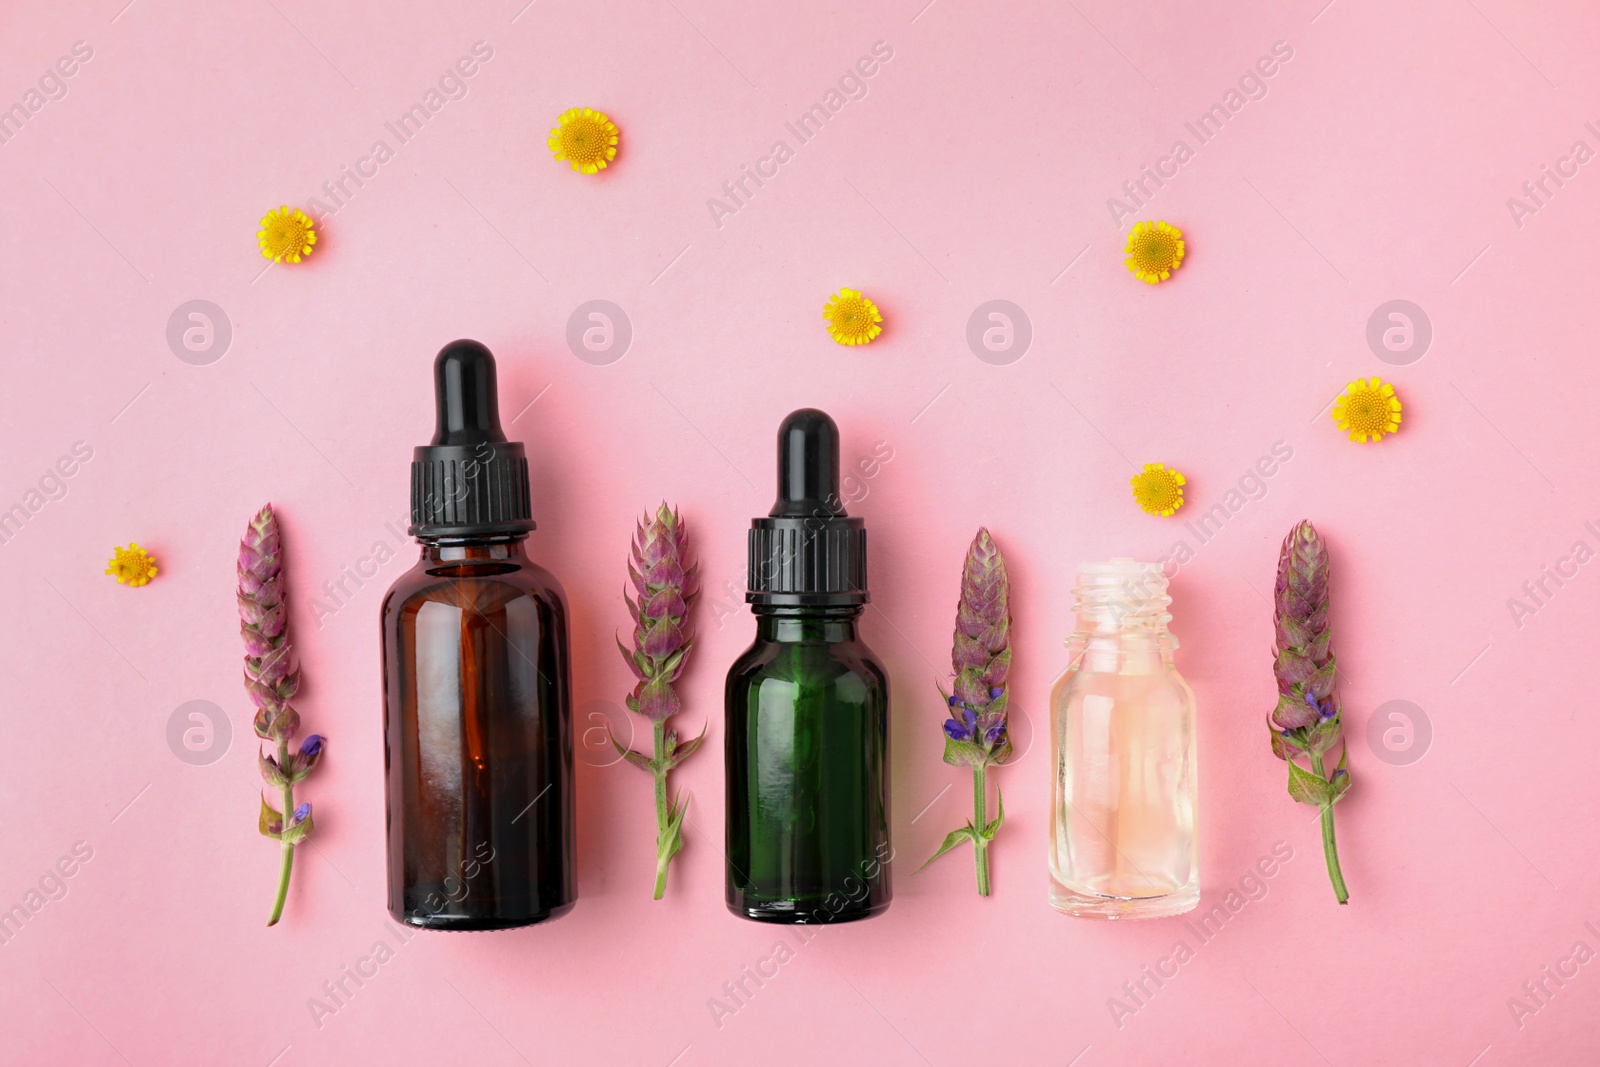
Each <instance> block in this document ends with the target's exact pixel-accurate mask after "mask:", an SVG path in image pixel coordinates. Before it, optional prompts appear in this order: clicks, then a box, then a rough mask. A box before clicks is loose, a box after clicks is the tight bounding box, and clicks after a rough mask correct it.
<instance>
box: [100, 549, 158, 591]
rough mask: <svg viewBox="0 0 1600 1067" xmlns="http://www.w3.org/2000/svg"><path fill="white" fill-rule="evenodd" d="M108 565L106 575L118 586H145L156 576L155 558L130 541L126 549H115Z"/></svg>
mask: <svg viewBox="0 0 1600 1067" xmlns="http://www.w3.org/2000/svg"><path fill="white" fill-rule="evenodd" d="M109 563H110V566H108V567H107V568H106V573H107V574H109V575H111V576H112V577H114V578H116V580H117V584H118V585H132V586H140V585H147V584H149V582H150V579H152V578H154V577H155V576H156V559H155V557H154V556H152V555H151V554H150V553H148V552H146V551H145V550H144V549H142V548H140V547H139V546H138V545H137V544H136V543H134V542H132V541H129V542H128V547H127V548H117V549H116V550H115V552H114V553H113V554H112V556H111V559H110V560H109Z"/></svg>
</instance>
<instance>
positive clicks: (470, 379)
mask: <svg viewBox="0 0 1600 1067" xmlns="http://www.w3.org/2000/svg"><path fill="white" fill-rule="evenodd" d="M433 388H434V398H435V402H436V403H437V405H438V422H437V423H436V424H435V428H434V431H433V444H435V445H475V444H479V443H481V442H490V443H493V444H498V443H500V442H502V441H504V440H505V439H506V435H505V431H504V430H502V429H500V399H499V395H498V391H497V389H496V387H495V377H494V355H493V354H492V353H491V352H490V351H489V350H488V349H487V348H485V347H484V346H483V345H481V344H479V343H478V342H477V341H468V340H461V341H451V342H450V343H449V344H447V345H445V346H444V347H443V348H441V349H440V350H439V355H438V356H437V357H436V358H435V359H434V361H433Z"/></svg>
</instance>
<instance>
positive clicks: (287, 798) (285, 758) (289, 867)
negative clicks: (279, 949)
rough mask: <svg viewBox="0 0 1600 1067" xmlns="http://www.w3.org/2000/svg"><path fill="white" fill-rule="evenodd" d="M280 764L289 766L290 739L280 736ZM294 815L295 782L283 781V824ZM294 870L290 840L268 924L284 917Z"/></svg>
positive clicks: (292, 848)
mask: <svg viewBox="0 0 1600 1067" xmlns="http://www.w3.org/2000/svg"><path fill="white" fill-rule="evenodd" d="M278 766H280V767H284V768H287V767H288V766H289V739H288V738H287V737H280V738H278ZM293 817H294V784H293V783H291V782H288V781H285V782H284V783H283V826H284V829H286V830H287V829H288V826H289V820H290V819H291V818H293ZM293 870H294V845H293V843H291V842H289V841H285V842H284V843H283V863H282V865H281V866H280V867H279V869H278V896H277V898H276V899H275V900H273V902H272V916H271V918H269V919H267V925H268V926H276V925H278V920H279V919H281V918H283V903H284V901H286V900H288V899H289V874H290V872H291V871H293Z"/></svg>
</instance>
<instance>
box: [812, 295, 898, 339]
mask: <svg viewBox="0 0 1600 1067" xmlns="http://www.w3.org/2000/svg"><path fill="white" fill-rule="evenodd" d="M822 317H823V318H824V319H826V320H827V322H828V333H829V335H831V336H832V337H833V339H834V340H835V341H838V342H839V343H840V344H842V345H865V344H871V343H872V341H873V339H874V338H876V337H877V336H878V335H879V334H880V333H882V332H883V327H882V326H879V325H878V323H880V322H882V321H883V316H882V315H880V314H878V305H877V304H874V303H873V302H872V301H871V300H868V299H867V298H866V297H864V296H862V295H861V292H860V290H858V289H840V290H839V291H838V292H837V293H835V294H834V295H833V296H830V297H829V298H828V302H827V303H826V304H823V305H822Z"/></svg>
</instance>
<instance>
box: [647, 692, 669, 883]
mask: <svg viewBox="0 0 1600 1067" xmlns="http://www.w3.org/2000/svg"><path fill="white" fill-rule="evenodd" d="M655 735H656V758H655V761H654V762H653V763H651V765H650V770H651V774H653V775H654V776H655V780H656V895H655V899H656V900H660V899H661V898H662V896H664V895H665V894H666V892H667V864H668V863H670V862H671V861H672V856H671V854H670V853H669V852H667V847H666V846H667V821H668V819H669V818H670V815H671V813H670V812H669V811H668V809H667V724H666V723H665V722H662V721H660V720H657V721H656V723H655Z"/></svg>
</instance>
